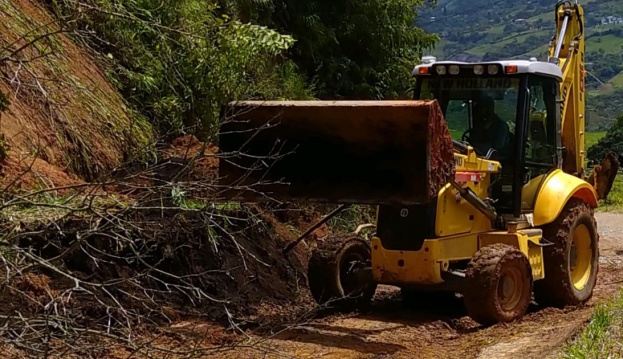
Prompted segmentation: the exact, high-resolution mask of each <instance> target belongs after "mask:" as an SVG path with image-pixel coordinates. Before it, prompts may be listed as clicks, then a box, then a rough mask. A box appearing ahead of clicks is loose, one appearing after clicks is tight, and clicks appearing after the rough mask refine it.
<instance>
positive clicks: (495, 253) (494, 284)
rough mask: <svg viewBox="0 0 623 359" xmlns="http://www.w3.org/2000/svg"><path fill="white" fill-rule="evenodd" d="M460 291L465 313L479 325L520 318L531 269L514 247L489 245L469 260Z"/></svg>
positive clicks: (529, 287)
mask: <svg viewBox="0 0 623 359" xmlns="http://www.w3.org/2000/svg"><path fill="white" fill-rule="evenodd" d="M466 280H467V283H466V284H467V285H466V289H465V293H464V297H465V298H464V299H465V307H466V309H467V314H468V315H469V316H470V317H471V318H472V319H473V320H474V321H476V322H478V323H479V324H481V325H484V326H489V325H493V324H496V323H500V322H511V321H514V320H517V319H519V318H521V317H523V316H524V315H525V314H526V311H527V310H528V306H529V305H530V300H531V298H532V270H531V268H530V262H529V261H528V258H526V256H525V255H524V254H523V253H521V251H519V250H518V249H517V248H515V247H512V246H509V245H506V244H493V245H490V246H486V247H483V248H481V249H480V250H479V251H478V252H476V255H475V256H474V257H473V258H472V260H471V261H470V263H469V265H468V267H467V273H466Z"/></svg>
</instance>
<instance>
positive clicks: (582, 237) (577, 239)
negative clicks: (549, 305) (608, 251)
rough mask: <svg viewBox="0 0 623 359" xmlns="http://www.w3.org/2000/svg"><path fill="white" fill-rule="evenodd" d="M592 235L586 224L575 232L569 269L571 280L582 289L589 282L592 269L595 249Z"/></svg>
mask: <svg viewBox="0 0 623 359" xmlns="http://www.w3.org/2000/svg"><path fill="white" fill-rule="evenodd" d="M591 241H592V238H591V235H590V232H589V230H588V227H586V225H583V224H582V225H579V226H578V227H577V228H576V229H575V231H574V232H573V241H572V242H571V253H570V254H569V271H570V272H571V282H572V283H573V286H574V287H575V288H576V289H577V290H582V289H584V287H585V286H586V284H587V283H588V280H589V278H590V276H591V271H592V267H593V265H592V261H593V251H592V246H591V244H592V243H591Z"/></svg>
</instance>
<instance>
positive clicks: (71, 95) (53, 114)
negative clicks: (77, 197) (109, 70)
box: [0, 0, 152, 188]
mask: <svg viewBox="0 0 623 359" xmlns="http://www.w3.org/2000/svg"><path fill="white" fill-rule="evenodd" d="M72 26H73V24H72V23H71V22H69V23H68V22H64V21H62V20H59V19H57V18H55V17H54V16H52V15H51V14H50V13H49V12H48V11H47V10H46V9H45V8H44V7H43V5H41V4H40V3H39V2H37V1H32V0H19V1H13V0H10V1H9V0H3V1H2V4H1V5H0V46H1V47H2V52H1V53H0V75H1V78H0V91H1V92H3V93H4V94H5V95H6V98H7V100H8V102H9V106H8V109H7V110H6V111H5V112H4V113H3V114H2V122H1V123H0V132H1V133H2V134H3V135H4V138H5V141H6V142H5V148H8V149H9V151H8V157H7V158H6V159H5V161H4V164H5V168H4V173H5V177H4V181H3V182H4V184H5V185H14V186H20V185H21V184H25V185H27V187H30V188H33V187H35V188H36V187H39V188H46V187H49V186H50V185H56V186H58V185H67V184H68V183H71V182H73V181H77V180H79V179H80V178H82V179H86V180H92V179H95V178H97V177H98V176H101V175H103V174H104V173H105V172H106V171H107V170H111V169H113V168H115V167H118V166H120V165H121V164H122V163H124V162H125V161H128V160H132V157H133V156H134V155H136V154H138V153H144V151H145V146H146V145H148V144H149V143H151V139H152V133H151V129H150V126H149V125H148V124H147V122H146V121H145V120H143V119H141V118H140V117H139V116H135V115H133V114H132V112H131V111H129V109H128V108H127V107H126V104H125V102H124V99H123V98H122V97H121V96H120V95H119V93H118V92H117V90H116V89H115V88H114V87H113V85H111V83H110V82H109V81H108V80H107V77H106V75H105V73H104V72H103V70H102V69H101V68H100V66H99V64H98V62H97V61H96V59H95V58H94V57H93V56H92V55H91V54H90V53H89V52H88V51H87V50H85V49H83V48H81V47H80V46H78V45H77V44H76V43H75V42H74V41H72V40H71V39H70V37H69V36H68V35H67V33H69V32H72V30H73V28H72ZM34 158H37V160H36V161H34V162H33V160H34ZM31 166H32V169H33V170H34V173H32V174H31V175H29V176H27V177H26V178H22V179H20V180H19V181H17V182H15V183H13V182H14V180H15V178H16V176H18V175H19V174H21V173H22V172H23V171H24V170H25V169H27V168H29V167H31Z"/></svg>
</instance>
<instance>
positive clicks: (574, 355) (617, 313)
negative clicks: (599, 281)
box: [562, 292, 623, 359]
mask: <svg viewBox="0 0 623 359" xmlns="http://www.w3.org/2000/svg"><path fill="white" fill-rule="evenodd" d="M622 327H623V292H622V293H619V294H618V295H617V296H615V297H614V298H612V300H610V301H609V302H607V303H601V304H598V305H597V308H596V309H595V313H594V314H593V317H592V318H591V320H590V322H589V324H588V325H587V326H586V328H584V330H583V331H582V332H581V333H580V334H579V335H578V336H577V337H576V338H575V340H573V341H572V342H571V343H569V344H567V346H566V347H565V348H564V352H563V354H562V358H565V359H588V358H591V359H592V358H621V354H623V345H622V341H623V328H622Z"/></svg>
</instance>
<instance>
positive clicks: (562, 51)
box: [549, 0, 586, 177]
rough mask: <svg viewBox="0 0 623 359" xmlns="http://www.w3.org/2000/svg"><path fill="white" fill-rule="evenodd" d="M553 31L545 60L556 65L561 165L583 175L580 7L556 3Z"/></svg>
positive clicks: (582, 23)
mask: <svg viewBox="0 0 623 359" xmlns="http://www.w3.org/2000/svg"><path fill="white" fill-rule="evenodd" d="M555 13H556V28H557V32H556V35H555V36H554V37H553V38H552V41H551V42H550V49H549V62H550V63H554V64H557V65H558V66H560V68H561V70H562V73H563V81H562V83H561V88H560V94H561V99H560V110H561V119H562V124H561V133H562V156H561V158H562V167H563V170H564V171H565V172H567V173H571V174H574V175H576V176H580V177H581V176H584V163H585V159H586V150H585V127H586V112H585V110H586V103H585V100H586V92H585V86H584V84H585V77H586V73H585V70H584V61H585V59H584V54H585V52H586V51H585V44H584V10H583V8H582V6H581V5H579V4H578V3H577V1H576V2H575V3H572V2H571V1H568V0H566V1H559V2H558V4H557V5H556V12H555Z"/></svg>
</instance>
